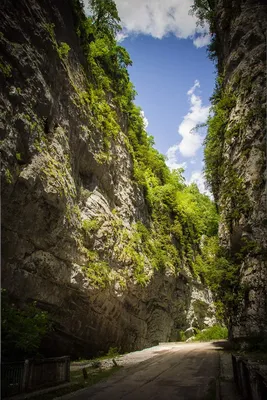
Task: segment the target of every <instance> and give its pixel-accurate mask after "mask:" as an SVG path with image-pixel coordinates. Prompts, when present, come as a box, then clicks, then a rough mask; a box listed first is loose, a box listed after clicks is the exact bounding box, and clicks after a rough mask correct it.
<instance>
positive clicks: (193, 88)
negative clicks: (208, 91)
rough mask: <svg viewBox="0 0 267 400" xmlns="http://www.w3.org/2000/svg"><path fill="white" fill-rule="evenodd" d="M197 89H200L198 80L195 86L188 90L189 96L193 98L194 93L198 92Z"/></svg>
mask: <svg viewBox="0 0 267 400" xmlns="http://www.w3.org/2000/svg"><path fill="white" fill-rule="evenodd" d="M196 88H200V83H199V81H198V80H197V79H196V80H195V83H194V85H193V86H192V87H191V88H190V89H189V90H188V92H187V95H188V96H191V95H192V94H193V93H194V91H195V90H196Z"/></svg>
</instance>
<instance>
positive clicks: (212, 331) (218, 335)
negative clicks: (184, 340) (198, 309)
mask: <svg viewBox="0 0 267 400" xmlns="http://www.w3.org/2000/svg"><path fill="white" fill-rule="evenodd" d="M227 338H228V329H227V328H225V327H223V326H220V325H214V326H211V327H210V328H207V329H205V330H203V331H202V332H198V333H197V334H196V336H195V337H194V339H193V340H194V341H199V342H209V341H211V340H220V339H227Z"/></svg>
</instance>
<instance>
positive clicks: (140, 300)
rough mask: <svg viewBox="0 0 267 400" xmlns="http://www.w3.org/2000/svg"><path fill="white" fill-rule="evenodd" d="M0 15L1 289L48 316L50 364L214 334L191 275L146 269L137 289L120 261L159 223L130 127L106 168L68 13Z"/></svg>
mask: <svg viewBox="0 0 267 400" xmlns="http://www.w3.org/2000/svg"><path fill="white" fill-rule="evenodd" d="M0 11H1V21H3V23H2V26H1V34H0V42H1V51H2V54H3V57H2V59H1V74H0V79H1V87H2V88H3V91H2V92H1V108H2V117H3V118H2V122H1V152H2V164H1V168H2V170H1V173H2V286H3V287H5V288H7V289H8V290H9V291H10V292H11V293H12V294H13V295H15V296H16V297H17V298H19V299H20V301H21V303H23V302H24V301H27V300H37V302H38V305H39V306H40V307H41V308H43V309H45V310H48V311H49V313H50V315H51V317H52V319H53V321H54V323H55V330H54V332H53V333H52V334H51V336H50V338H47V340H46V342H45V343H44V347H45V349H46V350H45V351H46V354H47V355H48V354H51V355H55V354H64V353H70V354H72V355H73V356H77V355H79V354H81V355H84V354H92V353H95V352H97V351H98V350H108V348H109V347H110V346H117V347H120V348H121V350H133V349H140V348H142V347H145V346H149V345H152V344H155V343H157V342H159V341H167V340H169V339H176V338H177V331H178V329H186V328H187V327H189V326H192V325H194V326H198V327H200V328H202V327H204V326H207V325H209V324H211V323H213V322H214V321H215V319H214V305H213V303H212V298H211V294H210V292H209V291H208V289H207V288H205V287H204V286H203V284H202V283H201V282H200V281H199V282H198V281H195V280H194V279H193V277H192V274H191V272H190V270H189V269H188V268H187V267H186V265H181V268H180V271H179V272H175V271H170V270H168V269H166V271H165V272H159V271H158V272H157V271H155V270H153V268H152V266H151V265H150V264H149V262H148V260H146V267H145V276H146V280H145V281H144V282H141V283H142V284H140V282H138V277H136V274H135V273H134V271H133V267H132V265H131V262H130V261H129V258H127V253H125V252H123V249H124V244H123V238H122V236H123V235H126V236H127V235H128V236H129V237H130V236H131V235H132V234H133V233H134V223H135V222H137V221H141V222H142V223H143V224H144V225H146V226H147V227H148V228H150V229H152V227H151V220H150V215H149V211H148V208H147V205H146V202H145V197H144V193H143V190H142V189H141V188H140V187H139V186H138V185H137V184H136V183H135V181H134V179H133V160H132V156H131V154H130V153H129V151H128V147H127V140H126V133H127V126H126V125H127V123H126V121H125V120H124V118H123V116H120V124H121V132H120V134H119V135H118V136H117V137H116V138H111V141H110V149H109V156H108V158H107V157H105V154H106V153H105V152H104V150H105V138H104V136H103V133H102V132H100V131H99V130H98V129H97V127H96V126H94V124H93V119H92V118H91V117H92V112H91V110H90V107H89V106H88V105H87V103H86V101H84V99H83V96H82V95H83V91H84V88H85V86H86V85H85V69H86V66H85V60H84V56H83V52H82V49H81V47H80V44H79V39H78V37H77V35H76V33H75V30H76V28H75V24H74V15H73V11H72V6H71V1H63V0H58V1H57V2H54V1H52V0H38V1H37V0H36V1H35V0H27V1H26V0H20V1H11V2H10V1H9V2H7V1H6V2H5V1H4V2H2V3H1V6H0ZM62 42H63V43H67V44H68V45H69V46H70V52H69V55H68V57H65V58H64V57H63V56H62V54H61V53H60V50H59V49H60V44H61V43H62ZM95 263H97V265H98V270H96V269H92V268H91V267H90V265H92V264H95ZM90 268H91V269H90ZM88 271H89V273H88Z"/></svg>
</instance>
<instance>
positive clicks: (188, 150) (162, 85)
mask: <svg viewBox="0 0 267 400" xmlns="http://www.w3.org/2000/svg"><path fill="white" fill-rule="evenodd" d="M122 45H123V46H124V47H125V48H126V49H127V50H128V52H129V54H130V56H131V58H132V61H133V66H132V67H131V68H130V69H129V73H130V77H131V80H132V82H133V83H134V85H135V87H136V90H137V92H138V96H137V98H136V103H137V104H138V105H140V106H141V107H142V109H143V110H144V114H145V117H146V118H147V120H148V126H147V131H148V133H149V134H151V135H153V136H154V138H155V147H156V148H157V149H158V150H159V151H160V152H161V153H162V154H165V155H168V156H169V160H168V164H169V166H170V167H171V168H174V167H177V166H184V167H185V174H184V175H185V177H186V179H187V181H190V179H191V180H192V176H193V180H196V181H197V183H198V184H199V185H200V186H201V190H202V191H203V190H204V189H203V184H202V181H203V177H202V176H201V175H200V174H201V170H202V167H203V166H202V159H203V151H202V147H201V142H202V138H203V134H204V132H203V131H202V132H196V133H195V134H194V133H190V129H191V128H193V127H194V125H195V124H197V123H200V122H204V121H205V119H206V117H207V115H208V106H209V98H210V96H211V94H212V91H213V87H214V79H215V75H214V66H213V64H212V63H211V62H210V60H209V59H208V58H207V54H206V47H201V48H196V47H195V46H194V44H193V41H192V40H191V39H178V38H176V37H175V36H174V35H169V36H167V37H164V38H162V39H157V38H153V37H151V36H148V35H142V34H139V35H137V36H136V35H134V36H131V35H130V36H129V37H127V38H126V39H124V40H123V42H122ZM190 89H191V92H190ZM188 92H189V94H188ZM186 116H187V117H186ZM181 133H182V134H183V136H182V135H181Z"/></svg>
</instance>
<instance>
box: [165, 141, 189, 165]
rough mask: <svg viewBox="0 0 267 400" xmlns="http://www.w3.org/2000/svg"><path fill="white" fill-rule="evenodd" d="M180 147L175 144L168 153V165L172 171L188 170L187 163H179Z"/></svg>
mask: <svg viewBox="0 0 267 400" xmlns="http://www.w3.org/2000/svg"><path fill="white" fill-rule="evenodd" d="M178 150H179V145H178V144H175V145H173V146H171V147H170V148H169V149H168V150H167V153H166V157H167V160H166V164H167V166H168V167H169V168H170V170H173V169H177V168H183V169H184V170H185V169H186V168H187V162H182V163H178V159H177V155H178Z"/></svg>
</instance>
